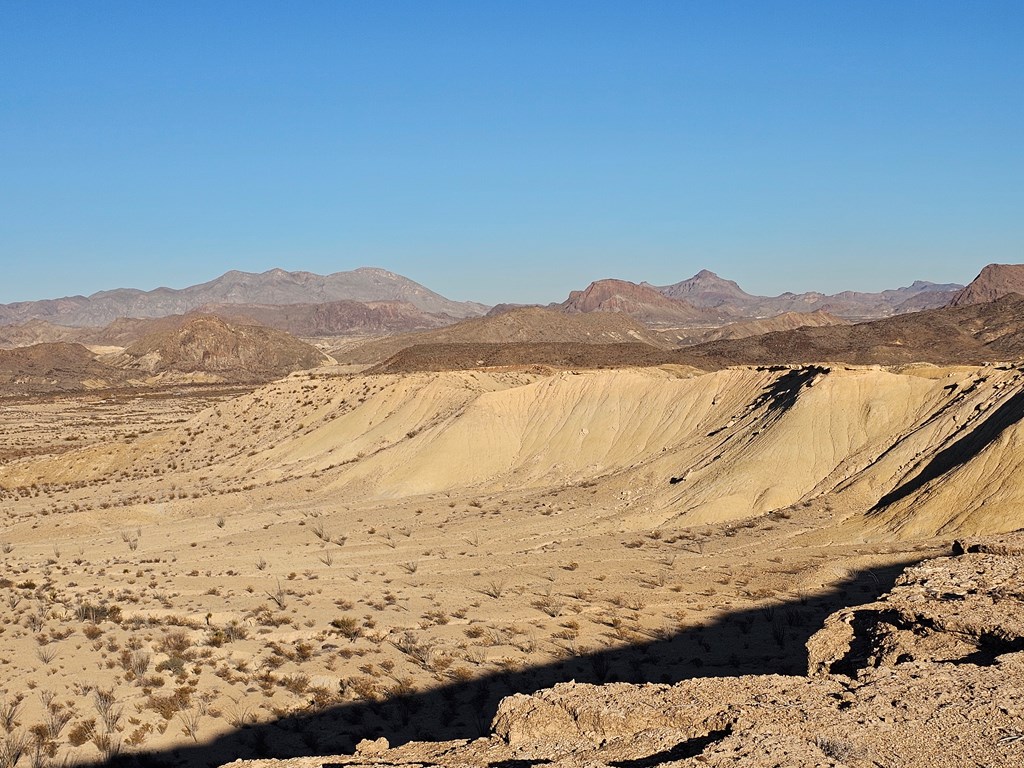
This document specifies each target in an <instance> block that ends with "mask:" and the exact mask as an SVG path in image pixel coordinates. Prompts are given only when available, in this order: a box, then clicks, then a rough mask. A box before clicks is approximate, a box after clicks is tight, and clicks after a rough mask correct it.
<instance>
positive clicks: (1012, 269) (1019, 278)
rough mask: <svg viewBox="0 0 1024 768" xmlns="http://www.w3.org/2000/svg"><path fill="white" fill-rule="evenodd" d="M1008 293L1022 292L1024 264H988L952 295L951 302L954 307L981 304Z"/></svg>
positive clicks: (1023, 290) (1023, 287) (1023, 292)
mask: <svg viewBox="0 0 1024 768" xmlns="http://www.w3.org/2000/svg"><path fill="white" fill-rule="evenodd" d="M1010 293H1020V294H1024V264H989V265H988V266H987V267H985V268H984V269H983V270H981V272H980V273H979V274H978V276H977V277H976V278H974V280H972V281H971V283H970V285H968V286H967V287H966V288H964V289H963V290H961V291H960V292H959V293H957V294H956V296H955V297H953V301H952V302H951V304H952V306H954V307H964V306H967V305H969V304H982V303H984V302H987V301H995V300H996V299H999V298H1002V297H1003V296H1006V295H1007V294H1010Z"/></svg>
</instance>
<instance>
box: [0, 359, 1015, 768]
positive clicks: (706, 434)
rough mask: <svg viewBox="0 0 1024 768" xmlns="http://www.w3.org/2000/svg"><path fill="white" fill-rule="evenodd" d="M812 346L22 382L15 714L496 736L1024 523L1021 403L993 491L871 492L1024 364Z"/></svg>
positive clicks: (2, 703)
mask: <svg viewBox="0 0 1024 768" xmlns="http://www.w3.org/2000/svg"><path fill="white" fill-rule="evenodd" d="M792 373H793V372H789V371H767V370H757V369H743V370H737V371H722V372H718V373H715V374H707V375H697V374H695V373H694V372H692V371H686V370H681V369H679V370H675V369H666V370H648V371H604V372H579V373H575V374H574V373H564V374H556V375H553V376H542V375H538V374H534V373H523V372H516V371H498V372H489V373H458V374H441V375H428V374H417V375H409V376H393V377H389V376H381V377H368V378H358V377H347V376H332V375H324V374H297V375H293V376H291V377H289V378H288V379H286V380H282V381H281V382H277V383H275V384H271V385H268V386H266V387H263V388H261V389H259V390H256V391H253V392H248V393H241V394H239V393H237V392H227V391H221V390H218V391H213V390H211V391H209V392H208V393H206V394H203V393H202V392H200V391H196V390H189V391H187V392H182V393H181V396H180V397H176V396H172V395H166V396H161V397H148V398H147V397H139V398H137V399H121V400H118V401H116V402H115V403H113V404H111V403H109V402H106V401H104V400H103V399H102V398H101V397H99V396H97V395H95V394H94V395H90V396H89V397H88V398H85V397H83V398H67V397H66V398H60V399H51V400H46V399H42V400H37V401H23V402H18V403H14V404H10V405H8V406H5V407H4V408H3V411H2V416H0V419H2V423H3V429H2V433H3V438H2V442H0V447H2V450H3V461H4V464H3V465H2V466H0V488H2V494H0V515H2V520H3V525H2V530H0V549H2V551H3V571H2V575H0V599H2V602H0V617H2V624H0V665H2V669H3V675H2V676H0V681H2V682H0V730H2V731H3V737H4V738H5V739H6V741H5V742H4V744H6V745H8V746H9V745H11V744H15V745H16V744H17V742H18V739H19V738H20V739H23V743H24V744H25V750H26V755H30V754H35V755H37V757H38V760H39V761H40V763H41V764H46V763H54V762H58V763H59V762H81V761H89V760H98V759H101V758H103V757H109V756H112V755H113V754H115V753H118V752H121V753H145V754H148V755H149V758H150V759H154V760H155V759H159V760H165V761H167V762H169V763H174V762H175V760H176V757H177V758H178V759H180V760H181V761H182V762H186V763H189V764H198V763H200V762H203V763H209V764H219V763H223V762H226V761H228V760H231V759H234V758H237V757H249V756H256V757H259V756H266V755H276V754H281V755H285V756H289V755H302V754H318V753H324V754H329V753H332V752H335V753H336V752H341V751H346V750H351V749H352V747H353V746H354V745H355V743H356V742H358V741H359V740H360V739H362V738H376V737H377V736H380V735H386V736H387V737H388V738H389V740H390V742H391V744H392V745H393V744H396V743H402V742H403V741H405V740H409V739H414V738H415V739H430V740H444V739H455V738H472V737H474V736H477V735H480V734H482V733H484V732H485V731H486V730H487V727H488V724H489V722H490V718H491V716H492V715H493V714H494V711H495V710H496V707H497V702H498V700H499V699H500V698H501V697H502V696H504V695H506V694H508V693H511V692H513V691H520V690H521V691H524V692H532V691H534V690H537V689H539V688H542V687H546V686H549V685H552V684H554V683H556V682H559V681H568V680H576V681H578V682H609V681H615V680H621V681H629V682H644V681H650V682H676V681H679V680H682V679H686V678H690V677H704V676H721V675H727V674H729V675H731V674H761V673H780V674H800V673H802V672H803V671H804V668H805V665H806V651H805V649H804V643H805V641H806V640H807V638H808V637H809V636H810V635H811V634H812V633H813V632H814V631H815V630H816V629H818V628H819V627H820V626H821V623H822V621H823V620H824V617H825V616H827V615H828V614H830V613H832V612H833V611H835V610H836V609H838V608H840V607H842V606H844V605H853V604H858V603H862V602H867V601H870V600H872V599H874V598H875V597H876V596H877V595H878V594H879V593H880V592H883V591H885V590H886V589H887V588H888V587H889V586H890V585H891V583H892V580H893V579H894V578H895V576H896V574H897V573H899V571H900V570H901V569H902V568H903V567H904V566H905V565H906V564H908V563H912V562H916V561H918V560H920V559H922V558H923V557H926V556H928V555H932V554H935V553H938V552H941V551H945V550H946V549H947V548H948V546H949V543H950V538H951V536H952V535H954V534H960V533H962V532H964V531H965V530H973V529H978V530H984V531H985V532H988V531H989V530H995V529H997V528H999V527H1000V526H1002V527H1003V529H1005V530H1009V529H1011V528H1012V527H1020V524H1021V523H1020V521H1019V520H1016V519H1010V518H1008V516H1007V515H1006V514H1005V509H1006V508H1008V507H1010V506H1012V505H1014V504H1016V503H1017V498H1018V497H1017V496H1016V495H1015V494H1019V493H1020V490H1019V489H1013V488H1007V487H1006V484H1005V483H1000V482H998V477H999V476H1000V473H1003V472H1006V471H1008V470H1007V467H1011V466H1013V467H1015V466H1017V465H1016V462H1017V461H1018V457H1019V456H1020V453H1021V452H1020V451H1018V450H1017V440H1018V437H1017V433H1016V431H1015V430H1016V422H1015V421H1011V422H1010V423H1009V424H1007V425H1006V426H1005V427H1004V428H1003V429H1000V430H998V431H997V432H996V434H995V435H994V436H992V437H991V439H988V440H987V441H984V442H983V444H981V445H973V444H972V445H970V446H968V448H970V449H971V450H970V451H969V452H968V453H969V455H966V454H965V458H964V460H963V461H962V462H960V463H959V464H955V465H954V466H952V467H951V468H947V470H948V472H952V473H954V474H955V473H968V472H970V473H974V474H972V475H970V476H969V478H968V479H969V480H970V481H971V482H973V483H974V485H973V486H971V487H972V495H973V496H974V497H976V499H977V500H978V501H977V504H976V508H974V509H973V511H972V510H968V509H965V508H964V507H963V505H960V506H957V508H956V513H955V514H947V513H946V512H941V510H940V509H939V506H938V505H933V504H932V503H931V502H929V500H928V499H929V498H930V497H937V496H942V495H943V494H946V495H947V496H948V495H949V494H952V493H953V490H951V489H950V488H948V487H946V486H943V485H941V484H940V483H939V480H941V478H939V480H930V481H929V482H930V484H928V483H926V484H924V485H922V486H920V487H917V488H913V489H912V492H910V491H908V492H907V494H905V495H904V496H902V497H900V498H899V499H897V500H895V501H894V502H893V505H894V506H893V509H894V510H895V511H892V512H889V511H886V510H881V511H878V512H874V513H870V514H868V513H869V512H870V507H871V505H872V504H874V503H875V502H876V501H877V499H878V498H879V496H880V495H881V494H884V493H889V492H891V491H892V490H893V489H894V488H895V489H897V490H898V489H900V488H906V487H907V484H908V481H913V480H914V478H916V477H919V476H920V475H921V473H922V472H923V471H925V470H927V468H928V466H929V462H930V461H932V460H934V458H935V455H936V454H941V452H942V451H943V450H948V449H951V448H954V447H956V446H957V445H958V444H959V445H960V450H961V452H962V453H963V452H965V451H966V449H965V448H964V447H963V444H962V441H963V439H965V438H967V437H970V436H971V435H975V442H978V441H980V440H981V438H982V437H986V435H985V434H982V435H980V436H979V435H978V430H979V428H980V427H983V426H984V425H985V423H986V415H988V416H991V415H993V414H996V413H998V412H999V409H1000V408H1001V407H1003V406H1004V405H1005V404H1006V403H1007V402H1010V403H1011V405H1012V404H1013V403H1014V402H1015V401H1012V400H1010V398H1012V397H1014V396H1015V395H1014V393H1016V392H1017V390H1018V389H1019V383H1018V379H1019V377H1020V372H1019V371H1017V370H1016V369H1010V368H1007V369H1006V370H1002V371H994V370H982V369H964V368H958V369H935V368H923V369H920V370H916V369H915V370H910V371H904V372H901V373H894V372H889V371H882V370H879V369H834V370H829V371H828V372H827V373H821V372H819V373H815V374H813V375H810V376H809V377H806V378H800V379H799V380H796V379H794V378H793V377H792V375H791V374H792ZM787 376H790V378H789V379H786V378H785V377H787ZM979 380H980V381H979ZM780 382H781V383H780ZM951 384H952V385H955V386H954V387H952V388H951V386H950V385H951ZM971 387H973V389H971ZM230 395H234V396H233V397H232V396H230ZM993 429H994V427H993V425H992V424H989V431H992V430H993ZM965 430H966V431H965ZM69 444H70V445H72V446H74V447H73V448H71V449H69ZM83 445H84V447H80V446H83ZM929 451H930V453H929ZM948 472H947V474H948ZM965 477H967V476H966V475H965ZM987 477H991V478H995V479H993V480H992V481H991V482H989V481H986V480H985V478H987ZM672 481H675V482H672ZM965 482H966V481H965ZM922 488H923V489H924V490H921V489H922ZM925 492H927V493H925ZM951 506H953V505H952V502H951V501H950V500H949V499H946V500H943V502H942V507H943V508H947V507H951ZM947 511H948V510H947ZM1017 514H1018V515H1019V512H1018V513H1017ZM430 691H436V692H438V696H437V698H436V701H435V700H431V701H432V704H431V705H430V706H428V707H422V706H421V707H420V708H418V709H417V708H414V707H413V706H412V705H410V704H409V702H410V701H412V700H413V699H414V698H415V695H423V694H425V693H427V692H430ZM5 713H6V714H5ZM201 745H202V748H201V749H200V746H201ZM5 748H6V747H5ZM186 749H191V751H182V752H175V750H186ZM197 750H198V751H197ZM24 759H26V760H28V759H29V757H28V756H27V757H26V758H24Z"/></svg>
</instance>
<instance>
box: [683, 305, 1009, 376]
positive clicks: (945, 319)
mask: <svg viewBox="0 0 1024 768" xmlns="http://www.w3.org/2000/svg"><path fill="white" fill-rule="evenodd" d="M686 352H687V355H688V356H689V357H690V358H691V359H695V360H700V361H702V363H703V365H704V366H705V367H706V366H712V367H714V366H717V365H734V364H746V365H774V364H780V363H807V362H820V361H823V360H832V361H841V362H845V363H854V364H863V365H872V364H879V365H899V364H906V363H915V362H927V363H935V364H978V363H982V362H986V361H990V360H1014V359H1018V358H1019V357H1020V356H1021V354H1022V353H1024V296H1019V295H1017V294H1010V295H1007V296H1004V297H1003V298H1002V299H999V300H997V301H994V302H990V303H988V304H975V305H971V306H966V307H948V308H943V309H933V310H928V311H926V312H917V313H913V314H907V315H899V316H897V317H892V318H886V319H884V320H876V321H874V322H870V323H859V324H857V325H849V326H829V327H820V328H799V329H796V330H793V331H780V332H777V333H768V334H764V335H762V336H754V337H750V338H747V339H738V340H726V341H712V342H708V343H705V344H699V345H696V346H694V347H690V348H688V349H687V350H686Z"/></svg>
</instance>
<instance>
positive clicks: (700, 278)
mask: <svg viewBox="0 0 1024 768" xmlns="http://www.w3.org/2000/svg"><path fill="white" fill-rule="evenodd" d="M651 287H654V286H651ZM962 288H963V286H962V285H958V284H955V283H946V284H937V283H929V282H927V281H924V280H918V281H916V282H914V283H913V284H912V285H910V286H907V287H906V288H896V289H893V290H888V291H881V292H879V293H862V292H859V291H843V292H842V293H836V294H831V295H829V294H824V293H817V292H809V293H783V294H781V295H779V296H755V295H752V294H749V293H747V292H746V291H744V290H743V289H742V288H740V287H739V285H737V284H736V283H734V282H733V281H732V280H725V279H723V278H721V277H719V276H718V275H716V274H715V273H714V272H710V271H708V270H706V269H704V270H701V271H700V272H698V273H697V274H696V275H694V276H693V277H691V278H690V279H689V280H683V281H682V282H681V283H675V284H673V285H665V286H660V287H657V288H656V290H657V291H659V292H660V293H662V294H663V295H665V296H668V297H669V298H672V299H678V300H681V301H686V302H689V303H690V304H693V305H694V306H696V307H702V308H705V309H718V310H722V311H725V312H727V313H729V314H731V315H733V316H737V317H772V316H774V315H781V314H783V313H784V312H801V313H806V312H819V311H821V312H828V313H829V314H830V315H834V316H836V317H844V318H847V319H851V320H867V319H878V318H882V317H889V316H891V315H900V314H904V313H906V312H919V311H921V310H923V309H935V308H937V307H944V306H946V305H947V304H948V303H949V302H950V301H952V300H953V297H954V296H956V295H957V293H958V292H959V291H960V290H961V289H962Z"/></svg>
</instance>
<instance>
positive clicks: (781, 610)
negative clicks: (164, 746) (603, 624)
mask: <svg viewBox="0 0 1024 768" xmlns="http://www.w3.org/2000/svg"><path fill="white" fill-rule="evenodd" d="M913 562H916V560H913V561H906V562H903V563H899V564H896V565H893V566H889V567H886V568H879V569H876V570H871V571H863V572H859V573H856V574H853V575H851V576H849V577H848V578H847V579H846V580H845V581H843V582H841V583H839V584H837V585H835V587H834V588H833V589H832V590H831V591H830V592H828V593H826V594H821V595H814V596H810V597H797V598H794V599H792V600H790V601H788V602H780V603H777V604H775V605H774V606H773V607H772V608H770V609H769V608H758V609H755V610H745V611H736V612H732V613H727V614H724V615H722V616H721V617H720V618H719V619H718V620H716V621H714V622H711V623H707V624H705V625H703V626H699V627H693V628H687V629H684V630H681V631H679V632H678V633H676V634H674V635H672V636H670V637H667V638H663V639H656V640H650V641H644V642H635V643H634V644H631V645H628V646H625V647H618V648H615V649H611V650H603V651H598V652H594V653H588V654H582V655H577V656H573V657H571V658H566V659H563V660H559V661H556V662H553V663H551V664H548V665H545V666H538V667H532V668H528V669H522V670H516V671H507V672H501V673H496V674H492V675H490V676H487V677H483V678H479V679H475V680H470V681H465V682H449V683H447V684H443V683H440V684H439V686H440V687H438V688H434V689H432V690H427V691H423V692H422V693H414V694H411V695H406V696H400V697H397V698H393V699H388V700H384V701H372V702H368V701H354V702H347V703H341V704H336V705H333V706H330V707H327V708H323V709H320V710H314V709H312V708H311V709H310V710H308V711H306V712H303V713H301V714H294V715H289V716H287V717H283V718H281V719H279V720H275V721H272V722H267V723H261V724H258V725H249V726H246V727H243V728H239V729H237V730H234V731H232V732H230V733H227V734H225V735H223V736H221V737H219V738H217V739H214V740H213V741H210V742H208V743H204V744H197V745H191V746H187V747H180V748H177V749H173V750H166V751H161V752H148V753H136V754H132V755H122V756H120V757H118V758H115V759H113V760H110V761H107V762H106V763H95V764H94V765H95V766H100V765H104V766H146V767H147V768H148V767H149V766H178V765H186V766H218V765H222V764H224V763H226V762H230V761H231V760H235V759H239V758H242V759H255V758H290V757H305V756H315V755H332V754H343V753H350V752H352V750H353V748H354V745H355V744H356V743H357V742H358V741H359V740H361V739H375V738H378V737H380V736H385V737H386V738H387V739H388V741H389V742H390V744H391V746H397V745H399V744H404V743H406V742H408V741H447V740H452V739H472V738H477V737H479V736H483V735H485V734H487V733H488V731H489V726H490V722H491V719H492V718H493V716H494V714H495V711H496V709H497V706H498V702H499V701H500V700H501V699H502V698H503V697H505V696H508V695H509V694H512V693H531V692H534V691H537V690H540V689H543V688H548V687H551V686H552V685H554V684H556V683H559V682H565V681H569V680H575V681H576V682H578V683H608V682H630V683H646V682H653V683H676V682H680V681H682V680H686V679H690V678H695V677H722V676H733V675H746V674H796V675H800V674H804V673H805V671H806V667H807V651H806V648H805V643H806V642H807V640H808V638H809V637H810V636H811V635H812V634H814V632H816V631H817V630H818V629H819V628H820V627H821V625H822V623H823V621H824V619H825V617H826V616H828V615H829V614H831V613H834V612H835V611H837V610H838V609H840V608H842V607H846V606H854V605H861V604H864V603H867V602H871V601H873V600H874V599H875V598H876V597H878V596H879V595H880V594H882V593H884V592H887V591H889V589H891V587H892V585H893V583H894V582H895V580H896V578H897V577H898V576H899V574H900V573H902V571H903V570H904V569H905V568H906V567H907V566H908V565H911V564H912V563H913ZM611 631H612V630H611V628H609V634H610V633H611ZM177 726H178V722H177V721H176V720H175V721H174V723H172V727H177Z"/></svg>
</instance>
